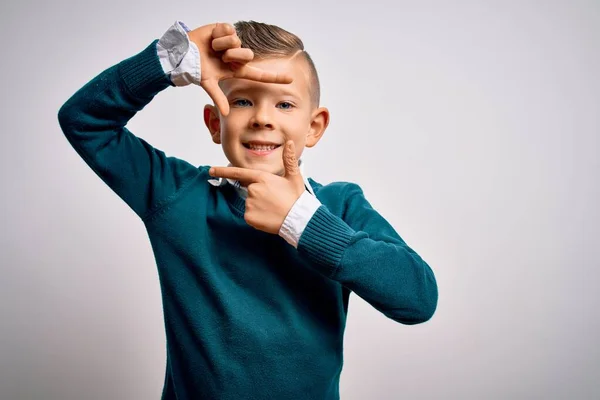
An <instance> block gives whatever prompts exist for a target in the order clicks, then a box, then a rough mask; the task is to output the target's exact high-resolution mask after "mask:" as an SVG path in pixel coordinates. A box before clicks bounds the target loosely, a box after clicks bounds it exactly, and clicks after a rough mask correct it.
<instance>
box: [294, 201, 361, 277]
mask: <svg viewBox="0 0 600 400" xmlns="http://www.w3.org/2000/svg"><path fill="white" fill-rule="evenodd" d="M354 234H355V232H354V230H353V229H352V228H350V227H349V226H348V224H346V223H345V222H344V221H343V220H342V219H340V218H339V217H337V216H335V215H333V214H332V213H331V212H330V211H329V210H328V209H327V207H325V206H323V205H322V206H320V207H319V208H318V209H317V211H316V212H315V213H314V215H313V217H312V218H311V219H310V221H309V222H308V225H306V228H305V229H304V232H302V236H300V241H299V242H298V251H299V252H301V253H303V254H305V255H306V256H307V257H308V258H309V259H310V261H312V262H313V264H314V266H315V267H316V268H317V269H319V270H320V271H321V273H323V274H325V275H326V276H328V277H331V276H333V274H334V273H335V271H336V269H337V268H338V266H339V265H340V261H341V259H342V256H343V254H344V251H346V248H347V247H348V244H349V243H350V241H351V240H352V237H353V236H354Z"/></svg>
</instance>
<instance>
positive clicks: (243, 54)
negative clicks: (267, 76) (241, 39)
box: [221, 47, 254, 64]
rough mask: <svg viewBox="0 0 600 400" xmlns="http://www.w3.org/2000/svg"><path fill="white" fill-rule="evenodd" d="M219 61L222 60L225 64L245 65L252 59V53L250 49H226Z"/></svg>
mask: <svg viewBox="0 0 600 400" xmlns="http://www.w3.org/2000/svg"><path fill="white" fill-rule="evenodd" d="M221 59H222V60H223V62H226V63H231V62H237V63H241V64H245V63H247V62H250V61H252V59H254V53H253V52H252V50H250V49H242V48H241V47H240V48H235V49H228V50H227V51H225V53H224V54H223V57H221Z"/></svg>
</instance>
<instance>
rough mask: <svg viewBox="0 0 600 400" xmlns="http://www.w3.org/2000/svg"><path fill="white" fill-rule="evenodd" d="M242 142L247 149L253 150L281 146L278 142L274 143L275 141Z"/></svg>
mask: <svg viewBox="0 0 600 400" xmlns="http://www.w3.org/2000/svg"><path fill="white" fill-rule="evenodd" d="M242 144H243V146H244V147H245V148H247V149H248V150H254V151H272V150H275V149H276V148H278V147H281V145H280V144H275V143H252V142H248V143H242Z"/></svg>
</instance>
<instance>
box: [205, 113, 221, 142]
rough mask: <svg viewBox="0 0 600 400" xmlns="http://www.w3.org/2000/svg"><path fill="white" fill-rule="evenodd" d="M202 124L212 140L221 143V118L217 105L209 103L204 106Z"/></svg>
mask: <svg viewBox="0 0 600 400" xmlns="http://www.w3.org/2000/svg"><path fill="white" fill-rule="evenodd" d="M204 124H206V127H207V128H208V131H209V132H210V136H211V137H212V141H213V142H215V143H216V144H221V119H220V117H219V111H218V110H217V107H215V106H212V105H210V104H207V105H205V106H204Z"/></svg>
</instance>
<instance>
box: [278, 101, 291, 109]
mask: <svg viewBox="0 0 600 400" xmlns="http://www.w3.org/2000/svg"><path fill="white" fill-rule="evenodd" d="M278 106H281V107H280V108H282V109H284V110H291V109H292V108H294V105H293V104H292V103H288V102H287V101H282V102H281V103H279V104H278Z"/></svg>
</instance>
